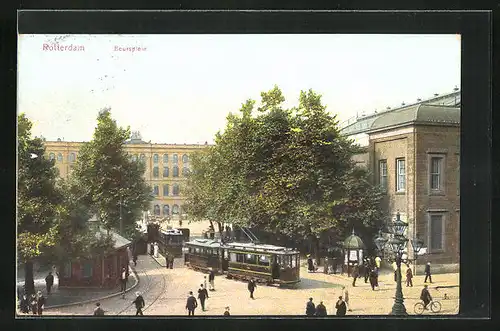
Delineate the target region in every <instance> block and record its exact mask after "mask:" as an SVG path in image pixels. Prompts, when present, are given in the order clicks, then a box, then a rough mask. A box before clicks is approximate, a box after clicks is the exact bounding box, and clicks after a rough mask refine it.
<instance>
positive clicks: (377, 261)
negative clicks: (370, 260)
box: [375, 256, 382, 269]
mask: <svg viewBox="0 0 500 331" xmlns="http://www.w3.org/2000/svg"><path fill="white" fill-rule="evenodd" d="M381 263H382V259H381V258H380V257H379V256H377V257H376V258H375V266H376V267H377V269H380V264H381Z"/></svg>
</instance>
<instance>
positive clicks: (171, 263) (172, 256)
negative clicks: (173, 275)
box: [170, 253, 175, 269]
mask: <svg viewBox="0 0 500 331" xmlns="http://www.w3.org/2000/svg"><path fill="white" fill-rule="evenodd" d="M174 260H175V256H174V254H172V253H170V269H173V268H174Z"/></svg>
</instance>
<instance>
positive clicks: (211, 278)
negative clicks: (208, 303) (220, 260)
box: [208, 268, 215, 291]
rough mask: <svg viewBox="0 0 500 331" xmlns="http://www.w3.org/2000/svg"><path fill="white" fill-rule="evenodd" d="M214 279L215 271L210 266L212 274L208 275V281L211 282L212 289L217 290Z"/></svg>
mask: <svg viewBox="0 0 500 331" xmlns="http://www.w3.org/2000/svg"><path fill="white" fill-rule="evenodd" d="M214 280H215V273H214V270H213V269H212V268H210V274H209V275H208V283H209V284H210V291H215V285H214Z"/></svg>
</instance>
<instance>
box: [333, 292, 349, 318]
mask: <svg viewBox="0 0 500 331" xmlns="http://www.w3.org/2000/svg"><path fill="white" fill-rule="evenodd" d="M335 309H337V316H345V314H346V311H347V306H346V304H345V302H344V300H342V296H339V300H338V301H337V304H335Z"/></svg>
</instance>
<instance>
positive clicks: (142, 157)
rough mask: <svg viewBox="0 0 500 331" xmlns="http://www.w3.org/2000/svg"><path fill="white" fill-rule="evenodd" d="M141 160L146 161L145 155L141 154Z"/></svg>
mask: <svg viewBox="0 0 500 331" xmlns="http://www.w3.org/2000/svg"><path fill="white" fill-rule="evenodd" d="M141 162H146V155H144V154H141Z"/></svg>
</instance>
